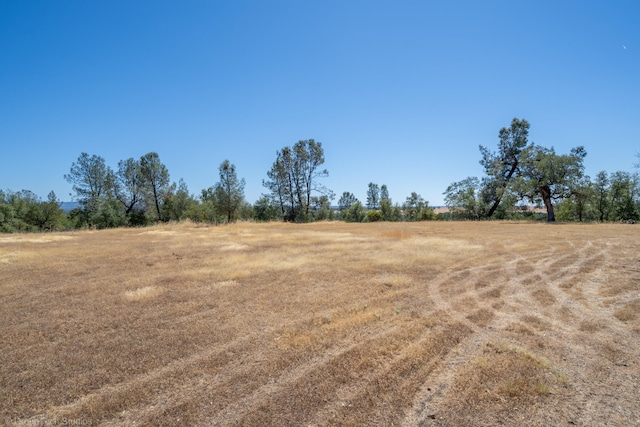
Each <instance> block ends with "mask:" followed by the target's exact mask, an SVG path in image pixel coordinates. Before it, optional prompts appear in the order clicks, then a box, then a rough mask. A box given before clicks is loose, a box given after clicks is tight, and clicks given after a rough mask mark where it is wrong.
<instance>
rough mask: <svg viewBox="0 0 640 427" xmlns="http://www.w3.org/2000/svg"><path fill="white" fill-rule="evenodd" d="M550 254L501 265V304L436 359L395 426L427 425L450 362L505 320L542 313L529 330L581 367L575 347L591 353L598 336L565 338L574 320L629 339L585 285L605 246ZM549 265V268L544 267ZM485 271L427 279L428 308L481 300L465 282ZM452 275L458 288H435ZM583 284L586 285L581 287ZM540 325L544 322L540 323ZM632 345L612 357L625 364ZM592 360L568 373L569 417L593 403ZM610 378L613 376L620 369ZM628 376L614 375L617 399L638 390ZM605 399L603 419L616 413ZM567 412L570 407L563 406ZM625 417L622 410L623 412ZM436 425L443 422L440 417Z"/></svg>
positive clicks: (597, 275)
mask: <svg viewBox="0 0 640 427" xmlns="http://www.w3.org/2000/svg"><path fill="white" fill-rule="evenodd" d="M557 253H558V252H557V251H539V252H537V253H530V254H527V256H526V257H517V258H514V259H511V260H508V261H506V262H504V263H503V266H504V268H505V270H506V272H507V277H506V279H505V280H503V281H502V283H500V284H497V285H494V287H493V288H494V290H496V289H499V290H500V291H501V293H502V300H503V301H504V305H502V306H496V305H494V306H493V308H494V309H495V310H494V313H493V314H494V316H493V317H492V318H491V320H490V321H489V322H487V323H486V324H485V325H478V327H476V328H475V329H474V332H473V334H471V335H470V336H469V337H467V339H466V340H465V341H463V342H461V343H460V344H459V345H458V346H457V347H456V348H454V349H453V351H452V352H450V353H449V355H448V357H447V358H445V360H444V361H443V364H442V365H441V366H440V367H439V368H438V369H436V370H435V371H434V373H433V375H432V377H431V378H430V380H431V381H430V382H429V384H426V385H425V386H424V387H423V389H422V390H421V391H420V393H418V394H417V396H416V399H415V400H414V405H413V410H412V411H409V412H408V413H407V416H406V418H405V420H404V423H403V425H407V426H409V425H432V423H435V421H433V420H432V417H431V416H429V415H430V414H431V413H433V411H436V410H437V408H438V406H439V404H440V402H441V401H442V398H443V396H444V395H445V394H446V393H447V386H448V384H449V383H450V382H451V381H453V380H454V378H455V376H456V374H457V370H458V369H457V367H458V366H461V365H463V364H465V363H467V362H468V361H469V360H471V359H472V358H473V357H475V356H476V355H477V354H478V353H479V351H481V349H482V345H483V344H484V343H485V342H487V341H488V340H490V339H492V338H497V337H498V335H499V334H500V333H501V332H502V329H505V328H507V327H508V326H509V324H511V323H514V324H517V323H518V322H521V321H523V319H524V320H527V319H529V320H530V321H534V322H535V321H537V319H539V318H542V319H543V322H544V323H543V326H542V329H541V330H540V329H539V328H540V325H534V328H535V326H538V329H539V331H538V332H534V334H535V335H538V334H540V333H542V334H543V335H542V336H543V337H544V338H545V340H547V341H549V340H550V341H549V345H552V346H555V347H556V348H563V346H567V347H570V348H569V349H568V350H567V351H566V352H563V353H562V354H563V357H562V359H563V360H565V361H566V363H562V361H560V363H561V364H562V365H564V366H584V365H585V363H584V362H582V361H581V360H580V359H581V357H583V355H584V351H582V350H584V348H585V346H587V347H594V348H595V349H596V351H597V347H598V346H599V345H600V344H598V340H599V338H598V337H587V336H585V335H584V334H578V335H577V336H576V335H572V334H575V331H576V329H577V328H576V326H575V324H576V323H580V322H582V324H585V322H591V323H595V324H596V325H598V324H602V325H607V326H606V329H607V331H608V333H613V335H614V336H615V337H617V338H614V341H617V340H618V341H621V342H623V343H625V344H629V343H628V340H625V337H626V338H628V336H629V335H628V332H629V331H628V329H626V327H625V326H624V325H622V324H621V323H620V322H616V321H615V319H612V316H611V314H610V313H608V312H607V311H606V310H602V304H601V300H602V298H601V297H600V296H599V295H597V292H596V291H595V289H593V287H594V286H597V285H598V282H600V281H601V280H604V279H603V276H605V275H606V272H604V271H603V270H604V268H605V266H606V265H607V263H608V258H609V253H608V251H607V247H606V246H600V247H596V246H595V245H594V244H593V243H592V242H589V243H588V244H587V245H586V246H583V247H577V246H575V245H574V246H573V248H572V252H571V253H568V254H565V255H563V256H561V257H559V258H558V257H557ZM550 266H551V267H550ZM549 268H550V269H551V273H548V272H547V269H549ZM492 273H493V271H492V268H491V267H487V268H472V269H467V270H465V271H463V272H462V274H460V272H453V273H450V274H447V275H444V276H442V277H440V278H438V280H436V281H434V282H432V284H431V287H430V290H431V291H432V292H431V294H430V295H431V297H432V298H433V299H434V302H435V304H436V306H438V307H443V309H445V311H447V312H451V311H452V310H453V311H454V313H455V309H456V306H457V304H460V303H461V301H464V300H465V299H466V300H467V301H468V300H470V299H476V300H482V299H483V297H482V295H481V294H479V293H478V292H477V291H476V290H474V288H473V286H471V283H472V280H473V279H474V278H480V280H482V276H483V275H485V276H486V275H487V274H489V275H491V274H492ZM474 276H475V277H474ZM456 278H457V279H461V281H462V282H467V284H468V286H467V288H466V289H458V291H459V292H453V293H446V294H444V295H443V293H442V289H443V287H444V286H446V284H447V283H448V282H450V281H451V280H455V279H456ZM585 288H588V289H586V290H585ZM536 291H543V292H546V293H547V294H548V295H549V296H550V297H551V298H550V299H551V301H548V300H547V301H546V303H544V302H545V301H544V300H543V299H541V298H537V299H536V298H535V297H534V295H535V292H536ZM489 292H490V291H489ZM461 312H464V310H461ZM454 317H456V319H457V320H460V321H464V320H465V318H463V316H462V315H457V316H456V315H454ZM467 319H468V316H467ZM594 319H595V320H594ZM545 323H546V324H547V326H544V324H545ZM587 324H588V323H587ZM568 337H572V338H570V339H568ZM567 339H568V340H567ZM585 343H586V344H585ZM614 347H615V346H614ZM618 347H619V346H618ZM639 347H640V346H638V344H637V342H636V343H635V345H632V346H631V348H630V349H629V351H626V352H623V351H620V349H619V348H618V349H617V354H618V355H623V357H626V360H627V361H628V360H629V358H630V357H631V358H632V357H633V356H631V355H633V354H636V355H637V354H639ZM581 349H582V350H581ZM613 351H614V353H615V352H616V350H613ZM459 355H463V357H459ZM597 358H598V356H597V355H594V356H593V359H596V360H597ZM567 359H570V360H567ZM556 362H557V361H556ZM599 363H600V362H596V363H594V364H593V365H594V367H593V368H591V369H585V370H584V372H582V375H575V374H576V373H574V376H575V381H576V383H580V387H576V389H577V390H579V391H578V392H577V394H578V395H579V400H580V402H581V404H580V405H578V406H579V408H577V409H575V408H574V409H573V411H574V412H576V414H577V415H575V416H574V418H575V419H576V420H580V419H581V418H580V417H581V415H580V414H581V413H585V411H586V410H585V408H589V407H590V406H592V405H593V404H594V403H593V400H594V397H593V396H594V395H597V394H598V392H595V393H594V391H595V390H597V389H598V386H596V384H595V383H594V382H591V381H590V378H589V376H590V374H589V373H590V372H591V373H593V372H594V371H593V370H592V369H597V366H598V365H599ZM623 365H624V366H627V362H623ZM585 368H586V367H585ZM633 372H634V373H633V374H632V375H631V377H629V378H638V368H637V367H636V368H635V370H634V371H633ZM617 375H618V376H619V375H620V374H617ZM629 378H627V379H626V381H624V380H617V382H618V383H624V384H625V392H624V395H625V396H637V391H638V389H639V387H638V385H637V382H636V381H630V380H629ZM585 389H586V390H587V391H585ZM612 393H613V390H612ZM596 400H598V399H596ZM610 400H611V396H609V397H606V396H604V395H602V397H601V398H599V401H598V402H597V405H599V406H600V407H601V408H603V407H605V409H601V411H604V412H607V413H609V417H610V419H620V414H613V413H611V411H612V409H611V408H610V407H607V405H608V402H610ZM609 406H610V405H609ZM633 406H634V404H633V403H632V402H630V401H627V402H626V405H625V407H633ZM568 410H569V411H571V409H568ZM617 411H618V412H619V413H621V412H624V411H625V409H624V408H621V407H618V409H617ZM627 415H629V414H628V413H627ZM589 417H593V414H592V413H590V415H589ZM598 418H599V419H601V420H605V419H606V417H604V416H599V417H598ZM623 419H624V417H623ZM626 419H627V420H628V419H630V418H626ZM588 420H589V418H588V417H587V418H585V419H582V421H583V422H584V423H587V424H588ZM614 424H615V423H614ZM438 425H441V424H438ZM442 425H448V424H447V423H446V421H445V422H444V424H442ZM615 425H618V424H615Z"/></svg>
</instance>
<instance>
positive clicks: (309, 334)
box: [0, 221, 640, 426]
mask: <svg viewBox="0 0 640 427" xmlns="http://www.w3.org/2000/svg"><path fill="white" fill-rule="evenodd" d="M0 303H1V307H2V309H1V310H0V320H1V322H0V328H1V333H0V410H1V414H0V416H1V417H2V418H1V419H2V421H3V422H4V423H5V424H6V425H54V424H55V423H57V424H58V425H64V424H63V423H67V424H66V425H94V426H95V425H111V426H132V425H153V426H159V425H196V426H213V425H237V426H269V425H272V426H340V425H345V426H400V425H405V426H462V425H475V426H493V425H514V426H516V425H538V426H550V425H612V426H630V425H640V226H637V225H627V224H624V225H623V224H612V225H578V224H554V225H549V224H540V223H536V224H533V223H509V222H498V221H496V222H422V223H370V224H345V223H315V224H308V225H294V224H280V223H271V224H252V223H241V224H236V225H230V226H218V227H214V226H197V225H194V224H190V223H187V224H170V225H162V226H156V227H151V228H140V229H117V230H105V231H82V232H71V233H52V234H25V235H0ZM72 423H75V424H72Z"/></svg>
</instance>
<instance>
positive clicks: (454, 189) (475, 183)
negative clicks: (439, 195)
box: [443, 177, 485, 220]
mask: <svg viewBox="0 0 640 427" xmlns="http://www.w3.org/2000/svg"><path fill="white" fill-rule="evenodd" d="M443 194H444V196H445V197H444V201H445V205H446V206H447V207H448V208H449V212H450V217H451V218H452V219H476V220H477V219H480V218H481V217H482V216H483V215H484V213H485V205H484V203H483V202H482V200H481V198H480V181H479V180H478V178H476V177H468V178H465V179H463V180H462V181H459V182H454V183H453V184H451V185H449V186H448V187H447V189H446V191H445V192H444V193H443Z"/></svg>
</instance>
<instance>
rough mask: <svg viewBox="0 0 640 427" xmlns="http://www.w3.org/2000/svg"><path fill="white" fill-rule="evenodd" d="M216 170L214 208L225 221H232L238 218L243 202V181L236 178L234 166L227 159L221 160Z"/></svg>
mask: <svg viewBox="0 0 640 427" xmlns="http://www.w3.org/2000/svg"><path fill="white" fill-rule="evenodd" d="M218 171H219V175H220V181H218V182H217V183H216V185H215V188H214V191H213V192H214V195H215V197H214V200H215V205H216V209H217V211H218V213H219V215H221V216H223V217H224V218H225V220H226V222H233V221H235V220H237V219H238V216H239V215H240V213H241V210H242V207H243V204H244V185H245V181H244V178H243V179H238V175H237V174H236V167H235V165H233V164H231V163H230V162H229V160H225V161H224V162H222V163H221V164H220V167H219V169H218Z"/></svg>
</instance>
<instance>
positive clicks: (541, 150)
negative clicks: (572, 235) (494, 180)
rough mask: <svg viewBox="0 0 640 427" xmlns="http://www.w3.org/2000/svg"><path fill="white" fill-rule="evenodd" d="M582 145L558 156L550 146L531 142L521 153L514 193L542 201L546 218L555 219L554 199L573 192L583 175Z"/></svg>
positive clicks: (532, 200) (560, 198)
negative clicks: (519, 168)
mask: <svg viewBox="0 0 640 427" xmlns="http://www.w3.org/2000/svg"><path fill="white" fill-rule="evenodd" d="M586 155H587V152H586V151H585V149H584V147H576V148H573V149H572V150H571V152H570V154H565V155H558V154H556V152H555V150H554V149H553V148H546V147H541V146H539V145H531V146H529V147H527V149H526V150H525V151H524V152H523V154H522V156H523V159H522V161H521V172H520V174H519V176H518V178H517V179H516V181H515V183H514V184H515V185H514V187H515V189H516V192H517V193H518V194H519V195H520V197H521V198H523V199H527V200H529V201H531V202H534V203H535V202H536V201H537V200H541V201H542V203H544V206H545V207H546V209H547V221H549V222H553V221H555V213H554V210H553V201H555V200H562V199H565V198H568V197H571V196H572V195H574V194H576V192H577V189H578V188H579V186H580V182H581V179H582V178H583V170H584V165H583V160H584V158H585V156H586Z"/></svg>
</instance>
